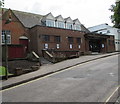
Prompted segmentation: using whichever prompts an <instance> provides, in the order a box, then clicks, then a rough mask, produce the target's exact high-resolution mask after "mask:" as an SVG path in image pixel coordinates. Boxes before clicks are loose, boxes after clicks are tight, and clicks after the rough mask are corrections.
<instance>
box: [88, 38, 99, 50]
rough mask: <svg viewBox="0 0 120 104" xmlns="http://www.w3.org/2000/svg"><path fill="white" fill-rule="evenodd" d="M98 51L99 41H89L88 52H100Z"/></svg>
mask: <svg viewBox="0 0 120 104" xmlns="http://www.w3.org/2000/svg"><path fill="white" fill-rule="evenodd" d="M100 50H101V41H100V40H98V39H91V40H90V41H89V51H91V52H100Z"/></svg>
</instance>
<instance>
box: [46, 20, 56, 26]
mask: <svg viewBox="0 0 120 104" xmlns="http://www.w3.org/2000/svg"><path fill="white" fill-rule="evenodd" d="M46 26H50V27H55V21H53V20H46Z"/></svg>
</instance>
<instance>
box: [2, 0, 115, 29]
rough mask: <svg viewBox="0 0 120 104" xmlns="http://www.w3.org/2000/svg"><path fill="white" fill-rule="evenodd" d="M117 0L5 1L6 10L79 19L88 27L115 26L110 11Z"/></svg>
mask: <svg viewBox="0 0 120 104" xmlns="http://www.w3.org/2000/svg"><path fill="white" fill-rule="evenodd" d="M114 2H115V0H5V6H4V7H5V8H11V9H14V10H19V11H26V12H31V13H36V14H41V15H46V14H48V13H49V12H51V13H52V14H53V16H55V17H56V16H58V15H60V14H61V15H62V16H63V18H67V17H69V16H70V17H71V18H72V19H76V18H78V19H79V20H80V22H81V23H82V24H84V25H85V26H86V27H91V26H95V25H99V24H103V23H108V24H109V25H111V26H112V25H113V24H112V23H111V20H110V16H111V14H112V13H111V11H110V10H108V9H109V8H110V6H111V5H112V4H114Z"/></svg>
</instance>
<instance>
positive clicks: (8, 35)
mask: <svg viewBox="0 0 120 104" xmlns="http://www.w3.org/2000/svg"><path fill="white" fill-rule="evenodd" d="M5 35H6V36H7V37H6V38H7V44H10V43H11V32H10V30H2V35H1V39H2V40H1V41H2V44H4V43H5Z"/></svg>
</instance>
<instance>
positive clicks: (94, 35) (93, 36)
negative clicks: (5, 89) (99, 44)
mask: <svg viewBox="0 0 120 104" xmlns="http://www.w3.org/2000/svg"><path fill="white" fill-rule="evenodd" d="M84 36H85V38H87V39H107V38H109V37H110V36H109V35H106V34H98V33H92V32H90V33H86V34H85V35H84Z"/></svg>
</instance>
